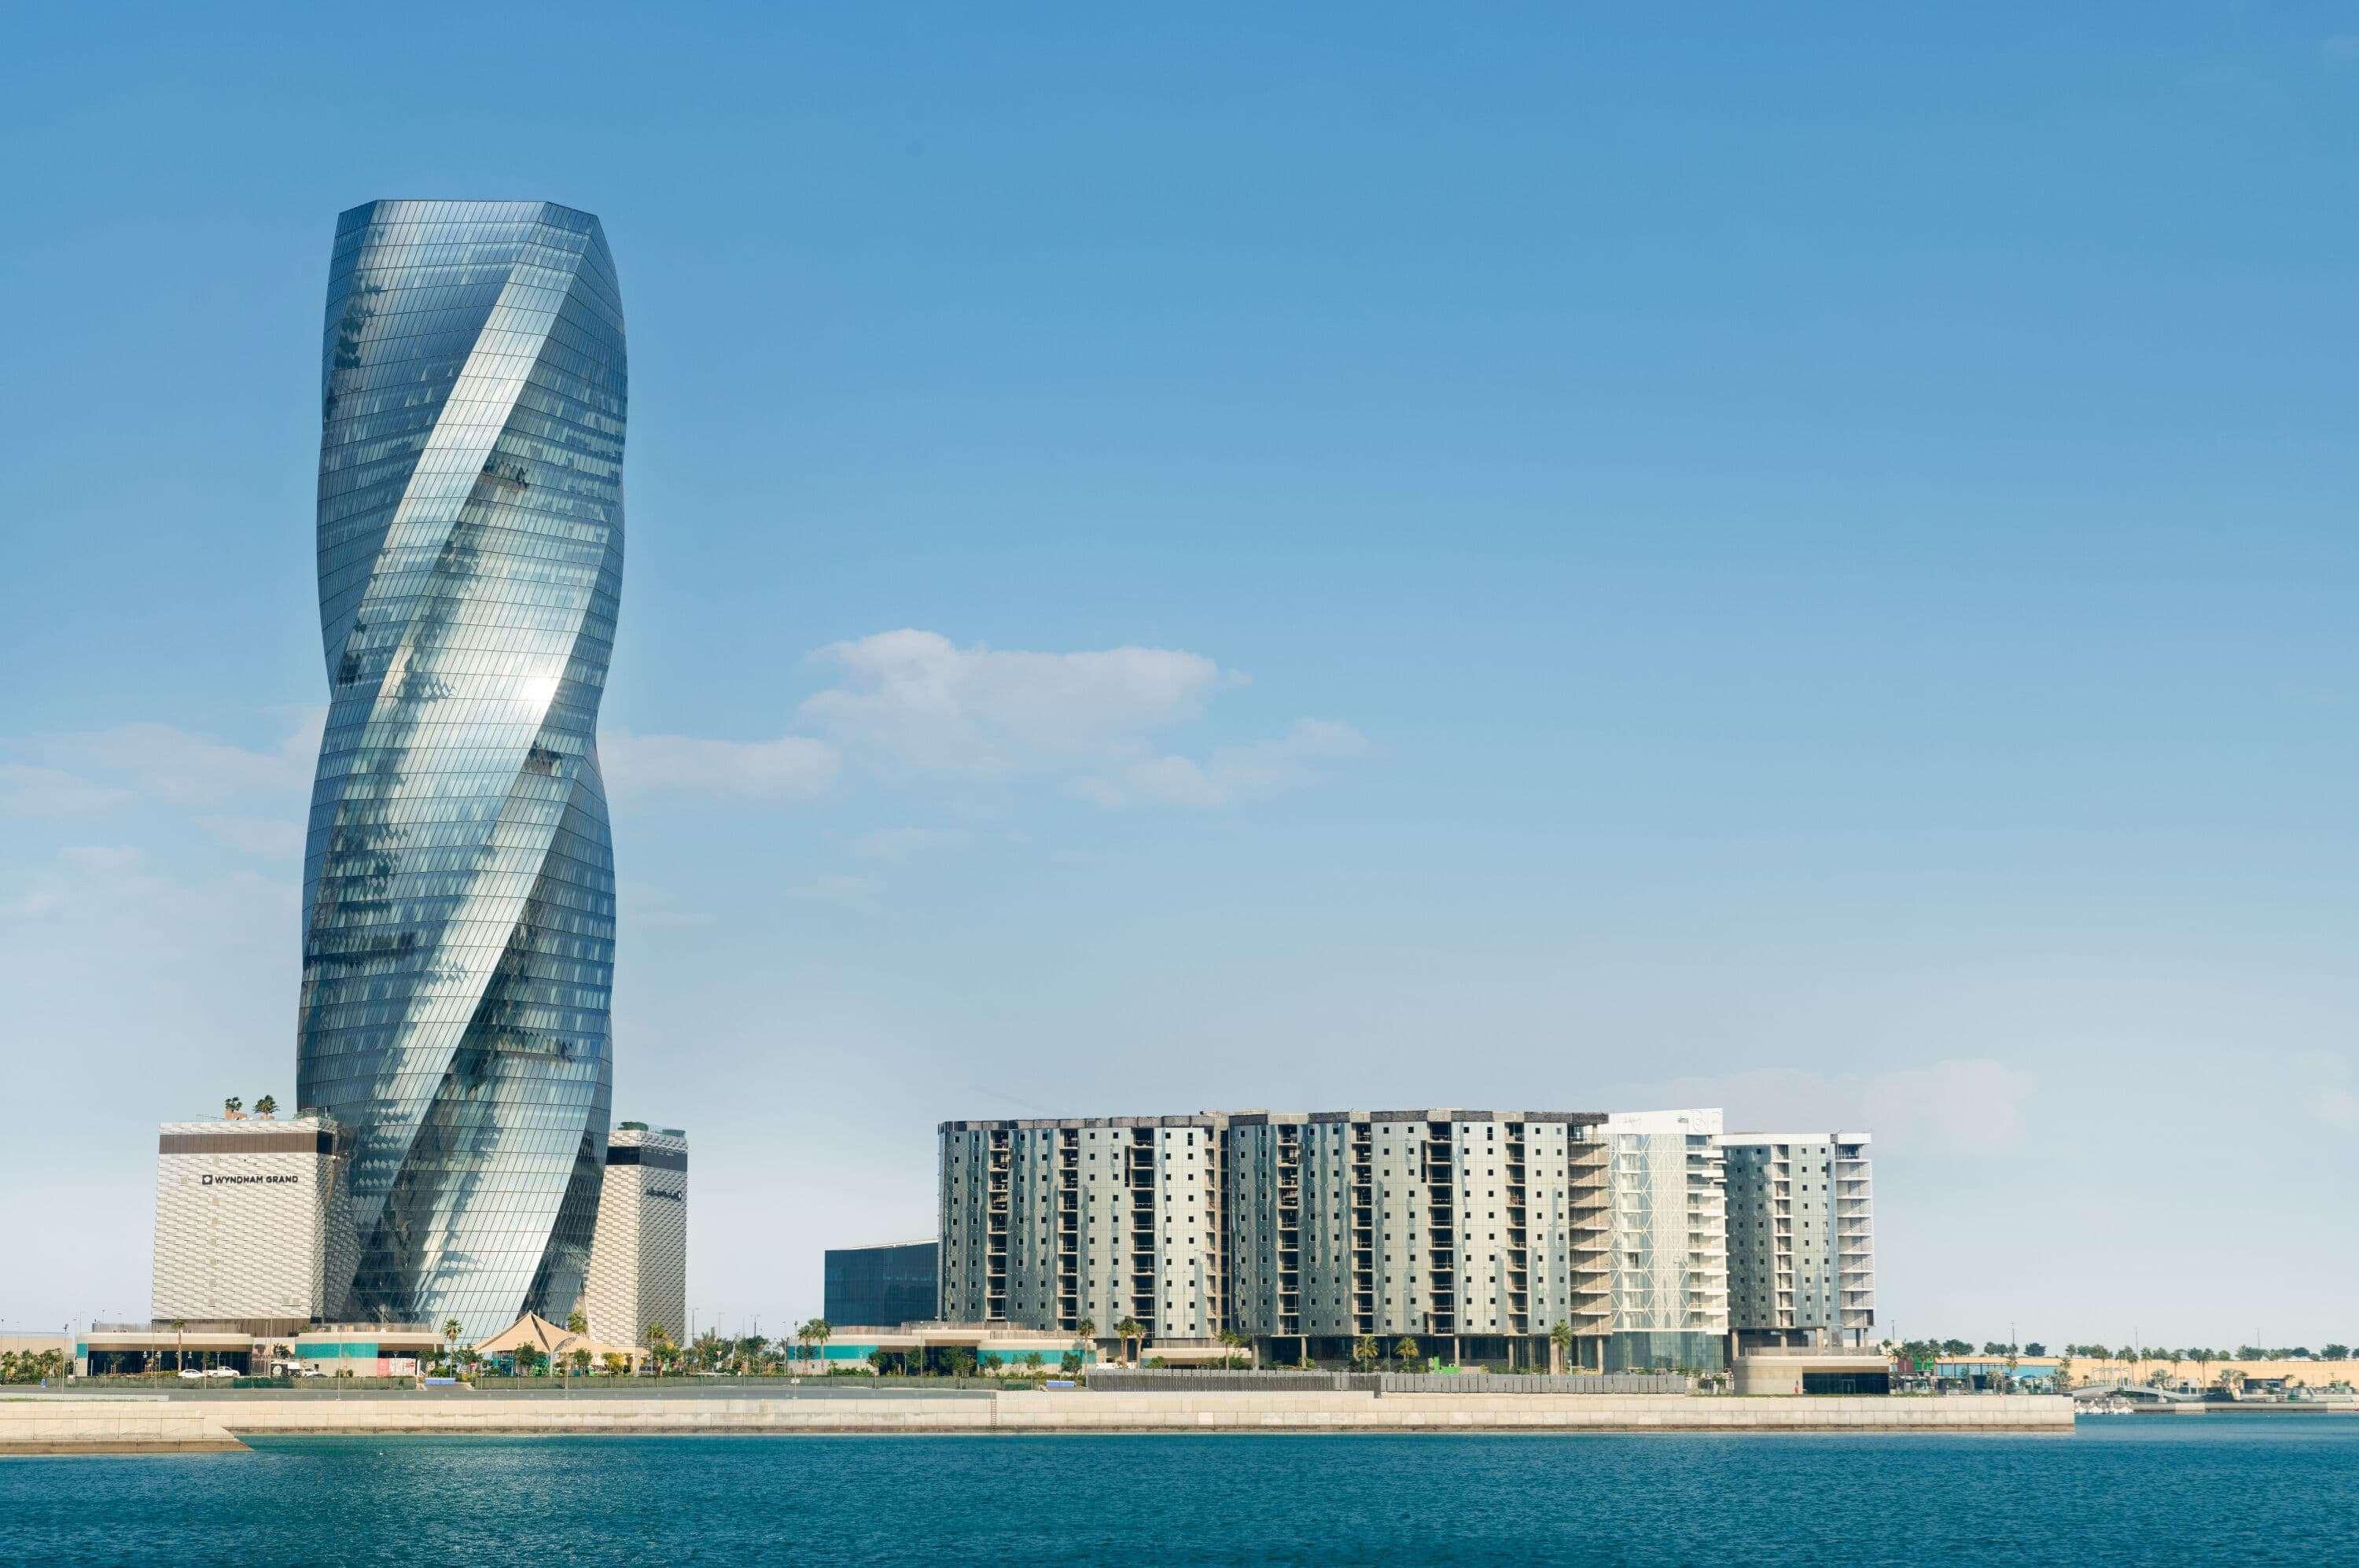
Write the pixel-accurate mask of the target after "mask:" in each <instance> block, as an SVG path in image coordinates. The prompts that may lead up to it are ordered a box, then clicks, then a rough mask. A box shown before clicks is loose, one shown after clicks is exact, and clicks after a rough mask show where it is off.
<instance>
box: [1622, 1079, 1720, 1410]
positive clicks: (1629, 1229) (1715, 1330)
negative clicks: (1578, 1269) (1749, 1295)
mask: <svg viewBox="0 0 2359 1568" xmlns="http://www.w3.org/2000/svg"><path fill="white" fill-rule="evenodd" d="M1720 1135H1721V1114H1720V1112H1719V1111H1717V1110H1708V1109H1696V1110H1672V1111H1617V1112H1615V1113H1614V1114H1613V1115H1612V1116H1607V1117H1606V1118H1605V1127H1604V1137H1605V1142H1606V1145H1607V1147H1608V1148H1609V1149H1611V1150H1612V1154H1611V1157H1610V1161H1611V1162H1610V1164H1609V1166H1608V1170H1607V1181H1608V1188H1609V1203H1610V1209H1611V1214H1612V1222H1611V1224H1612V1230H1611V1247H1612V1275H1613V1281H1614V1284H1613V1320H1612V1331H1611V1339H1610V1340H1609V1343H1608V1345H1607V1351H1606V1361H1605V1369H1606V1370H1607V1371H1612V1372H1618V1371H1623V1370H1625V1369H1636V1370H1644V1369H1646V1368H1647V1367H1655V1366H1662V1365H1669V1366H1670V1367H1675V1368H1677V1367H1690V1368H1706V1367H1720V1366H1722V1365H1723V1358H1724V1356H1725V1355H1726V1352H1727V1343H1728V1210H1727V1192H1726V1177H1725V1174H1724V1170H1723V1157H1722V1152H1721V1148H1720Z"/></svg>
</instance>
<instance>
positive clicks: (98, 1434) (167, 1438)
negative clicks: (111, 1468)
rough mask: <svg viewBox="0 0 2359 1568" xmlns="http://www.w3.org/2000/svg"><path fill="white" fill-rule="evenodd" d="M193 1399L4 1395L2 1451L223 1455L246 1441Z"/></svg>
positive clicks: (1, 1401) (215, 1411)
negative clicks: (34, 1397) (13, 1396)
mask: <svg viewBox="0 0 2359 1568" xmlns="http://www.w3.org/2000/svg"><path fill="white" fill-rule="evenodd" d="M220 1413H221V1412H220V1410H219V1409H218V1407H216V1406H213V1405H209V1404H201V1403H199V1402H197V1401H195V1400H192V1399H121V1398H115V1399H54V1398H51V1399H0V1455H6V1454H218V1453H226V1452H229V1451H232V1450H235V1449H242V1448H244V1447H245V1443H240V1442H239V1441H238V1440H237V1438H236V1436H235V1435H234V1434H233V1433H232V1432H230V1431H229V1430H228V1429H227V1428H226V1427H224V1426H223V1425H222V1423H221V1419H220Z"/></svg>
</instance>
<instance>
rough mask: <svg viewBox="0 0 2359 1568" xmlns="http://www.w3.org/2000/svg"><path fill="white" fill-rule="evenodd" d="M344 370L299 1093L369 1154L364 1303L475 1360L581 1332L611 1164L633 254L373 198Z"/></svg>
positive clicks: (309, 850)
mask: <svg viewBox="0 0 2359 1568" xmlns="http://www.w3.org/2000/svg"><path fill="white" fill-rule="evenodd" d="M323 359H324V364H323V366H322V370H323V376H322V381H323V397H322V408H321V431H320V515H319V550H320V630H321V642H322V644H323V646H324V648H325V650H326V654H327V670H328V682H329V689H330V693H331V704H332V705H331V707H330V709H329V713H328V728H327V735H326V736H325V738H324V739H323V740H322V741H321V746H320V768H319V773H318V776H317V779H316V781H315V782H314V784H313V786H312V791H311V817H310V836H309V838H308V840H307V841H306V844H305V849H304V862H303V882H304V910H303V989H302V998H301V1004H300V1011H299V1035H300V1040H299V1064H298V1067H297V1088H298V1094H299V1098H300V1100H301V1102H302V1104H304V1105H309V1106H316V1107H318V1108H320V1109H322V1110H325V1111H329V1112H332V1114H334V1115H335V1116H338V1117H340V1118H342V1120H344V1121H345V1122H346V1123H348V1124H349V1125H350V1126H351V1127H353V1130H354V1132H355V1133H356V1135H357V1138H356V1143H357V1150H356V1154H355V1157H354V1159H353V1165H352V1181H353V1211H354V1219H355V1222H356V1225H357V1228H358V1231H359V1243H360V1246H359V1259H360V1261H359V1268H358V1271H357V1273H356V1275H355V1277H354V1279H353V1281H352V1286H351V1290H350V1293H349V1297H348V1299H347V1300H346V1301H344V1302H343V1303H342V1309H343V1310H345V1311H348V1312H351V1313H353V1315H355V1316H358V1317H362V1318H364V1319H375V1318H377V1317H380V1316H383V1317H386V1318H392V1319H400V1320H406V1321H410V1322H429V1323H437V1324H439V1323H441V1322H442V1321H443V1320H444V1319H445V1318H446V1317H455V1318H457V1319H458V1320H459V1322H460V1323H461V1324H462V1327H463V1329H464V1332H465V1333H466V1334H467V1335H468V1336H469V1337H470V1338H474V1337H479V1336H481V1335H483V1334H489V1333H491V1332H494V1331H495V1330H496V1329H498V1328H500V1327H502V1326H505V1325H506V1323H508V1322H509V1321H510V1320H512V1319H513V1318H514V1317H515V1315H516V1313H517V1312H519V1311H521V1310H523V1309H526V1308H530V1309H532V1310H535V1311H538V1312H546V1313H562V1312H567V1311H569V1310H571V1307H572V1306H573V1304H574V1301H575V1300H576V1298H577V1297H578V1295H579V1293H580V1290H581V1287H582V1277H583V1274H584V1272H585V1271H586V1269H587V1268H588V1264H589V1257H590V1245H591V1238H592V1232H593V1230H594V1228H595V1222H596V1214H597V1205H598V1183H599V1179H600V1174H601V1171H602V1167H603V1160H604V1156H605V1144H606V1127H607V1116H608V1103H609V1100H610V1098H611V1094H612V1083H613V1055H612V1051H611V1047H610V1037H609V1029H608V1023H607V997H608V994H609V987H610V983H611V978H612V975H613V964H614V850H613V846H612V844H611V842H610V841H609V839H608V837H607V832H606V801H605V791H604V789H603V785H602V783H601V781H600V779H599V774H598V746H597V735H596V726H597V719H598V698H599V694H600V691H601V690H602V688H603V685H604V683H605V679H606V663H607V656H608V652H609V649H610V648H611V647H612V645H613V642H614V615H615V608H616V603H617V596H618V593H619V591H620V589H621V585H622V572H623V423H624V405H625V376H624V352H623V309H622V303H621V296H620V294H619V292H618V291H617V289H616V286H615V281H614V259H613V257H612V256H610V255H609V254H608V252H607V249H606V238H605V234H604V233H603V231H602V230H601V229H600V227H599V225H598V220H597V219H596V218H593V217H592V216H591V215H590V214H589V213H587V212H573V211H571V210H570V209H568V208H564V207H560V206H555V205H553V204H550V203H548V202H539V201H373V202H370V203H369V204H368V205H366V206H363V207H355V208H354V209H353V210H352V211H351V212H346V213H345V214H343V216H342V218H341V219H340V220H339V221H338V223H337V225H336V243H335V251H334V255H333V258H332V261H331V263H330V266H329V273H328V312H327V332H326V340H325V343H324V345H323Z"/></svg>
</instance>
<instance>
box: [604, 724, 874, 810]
mask: <svg viewBox="0 0 2359 1568" xmlns="http://www.w3.org/2000/svg"><path fill="white" fill-rule="evenodd" d="M598 758H599V765H600V767H601V768H603V769H604V771H605V773H606V776H607V778H608V779H609V781H610V782H612V783H613V784H614V788H615V789H616V790H617V792H619V793H639V794H647V793H653V792H655V791H658V790H674V791H679V792H697V793H704V794H712V795H729V796H734V797H736V798H738V799H741V800H810V799H811V798H812V797H814V796H818V795H823V794H825V793H826V792H827V790H828V789H829V788H830V787H831V786H832V785H833V784H834V782H835V779H836V774H837V772H838V771H839V770H840V769H841V768H842V765H843V759H842V758H841V757H839V756H838V755H837V753H836V749H835V747H833V746H830V745H829V744H828V743H827V742H825V741H823V740H813V739H811V738H810V737H809V736H806V735H780V736H778V737H777V739H776V740H760V741H737V740H704V739H700V738H698V737H696V736H694V735H633V734H632V733H631V732H630V731H628V730H615V731H613V732H611V733H609V734H607V735H603V736H601V737H600V739H599V742H598Z"/></svg>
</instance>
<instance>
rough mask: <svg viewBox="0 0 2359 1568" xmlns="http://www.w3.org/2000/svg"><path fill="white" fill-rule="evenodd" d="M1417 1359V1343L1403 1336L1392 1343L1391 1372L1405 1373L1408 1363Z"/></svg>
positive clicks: (1405, 1335)
mask: <svg viewBox="0 0 2359 1568" xmlns="http://www.w3.org/2000/svg"><path fill="white" fill-rule="evenodd" d="M1416 1359H1417V1341H1415V1340H1413V1339H1411V1338H1410V1337H1409V1336H1408V1335H1407V1334H1403V1335H1401V1336H1400V1337H1399V1338H1398V1339H1397V1340H1395V1341H1393V1370H1394V1371H1396V1372H1400V1371H1406V1370H1407V1369H1408V1363H1410V1362H1412V1361H1415V1360H1416Z"/></svg>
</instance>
